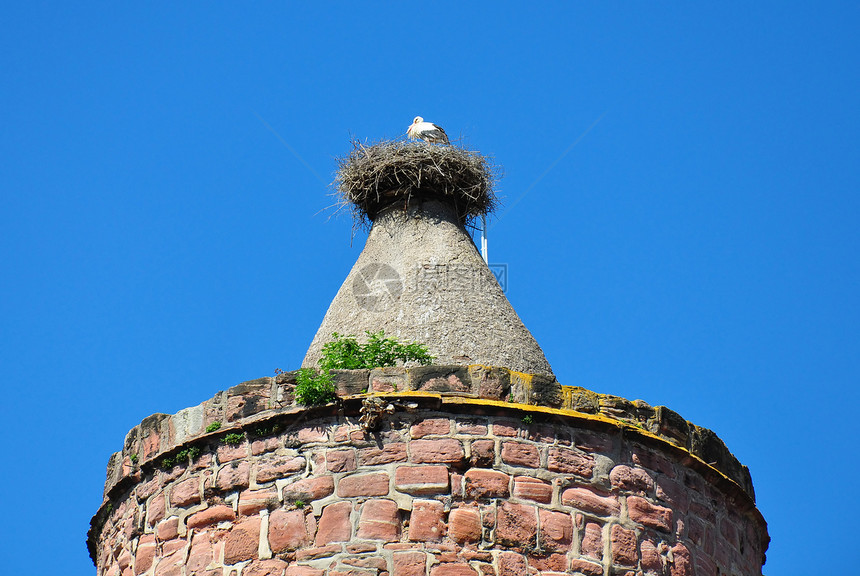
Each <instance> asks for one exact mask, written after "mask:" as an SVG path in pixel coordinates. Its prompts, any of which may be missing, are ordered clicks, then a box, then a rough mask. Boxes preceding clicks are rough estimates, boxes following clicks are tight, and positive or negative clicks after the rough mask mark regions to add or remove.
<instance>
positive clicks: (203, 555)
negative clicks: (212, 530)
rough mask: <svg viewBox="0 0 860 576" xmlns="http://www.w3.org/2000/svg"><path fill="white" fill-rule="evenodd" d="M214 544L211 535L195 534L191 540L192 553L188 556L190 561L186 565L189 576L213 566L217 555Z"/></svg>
mask: <svg viewBox="0 0 860 576" xmlns="http://www.w3.org/2000/svg"><path fill="white" fill-rule="evenodd" d="M212 544H213V543H212V539H211V538H210V535H209V533H207V532H205V531H203V532H196V533H195V534H194V536H193V537H192V538H191V551H190V553H189V555H188V561H187V562H186V563H185V569H186V572H187V573H188V574H198V573H201V572H203V571H204V570H205V569H206V568H207V567H209V566H210V564H212V561H213V559H214V553H215V548H214V546H213V545H212ZM219 571H220V569H219Z"/></svg>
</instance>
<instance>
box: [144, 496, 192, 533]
mask: <svg viewBox="0 0 860 576" xmlns="http://www.w3.org/2000/svg"><path fill="white" fill-rule="evenodd" d="M194 494H195V495H197V496H198V497H199V494H198V492H196V491H195V492H194ZM180 496H181V495H180ZM166 507H167V505H166V504H165V502H164V493H163V492H159V493H158V494H156V495H155V496H153V497H152V498H151V499H150V500H149V503H148V504H147V506H146V521H147V522H148V523H149V525H150V526H155V525H156V524H158V522H159V521H160V520H162V519H163V518H164V514H165V508H166Z"/></svg>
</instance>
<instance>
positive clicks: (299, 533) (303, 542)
mask: <svg viewBox="0 0 860 576" xmlns="http://www.w3.org/2000/svg"><path fill="white" fill-rule="evenodd" d="M313 527H314V521H313V516H310V517H308V516H307V515H306V514H305V512H304V511H303V510H291V511H286V510H275V511H274V512H272V513H271V514H269V547H270V548H271V550H272V552H274V553H276V554H277V553H279V552H285V551H288V550H297V549H299V548H302V547H304V546H309V545H310V544H311V542H312V541H313V533H312V531H313Z"/></svg>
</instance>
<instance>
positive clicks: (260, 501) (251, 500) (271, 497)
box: [239, 488, 279, 516]
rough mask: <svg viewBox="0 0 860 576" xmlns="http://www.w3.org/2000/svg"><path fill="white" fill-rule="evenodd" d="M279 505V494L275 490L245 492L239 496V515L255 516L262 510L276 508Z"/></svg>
mask: <svg viewBox="0 0 860 576" xmlns="http://www.w3.org/2000/svg"><path fill="white" fill-rule="evenodd" d="M278 503H279V501H278V493H277V492H276V491H275V490H274V489H273V488H270V489H268V490H245V491H244V492H242V493H241V494H239V514H241V515H242V516H253V515H254V514H256V513H257V512H259V511H260V510H264V509H267V508H268V509H272V508H276V507H277V506H278Z"/></svg>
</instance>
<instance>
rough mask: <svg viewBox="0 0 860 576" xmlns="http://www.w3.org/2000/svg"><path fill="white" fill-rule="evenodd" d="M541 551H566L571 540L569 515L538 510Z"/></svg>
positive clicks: (571, 526) (571, 531) (571, 527)
mask: <svg viewBox="0 0 860 576" xmlns="http://www.w3.org/2000/svg"><path fill="white" fill-rule="evenodd" d="M538 512H539V519H540V544H541V549H543V550H550V551H567V550H568V549H569V548H570V543H571V542H572V540H573V522H572V520H571V518H570V515H569V514H565V513H564V512H554V511H552V510H545V509H539V510H538Z"/></svg>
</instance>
